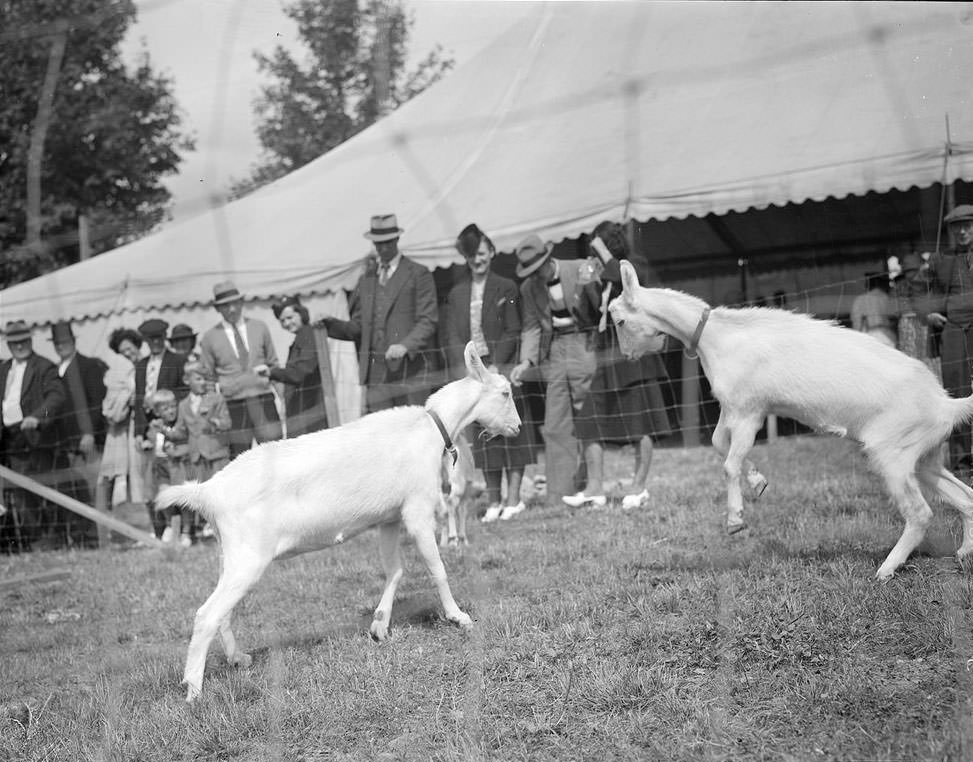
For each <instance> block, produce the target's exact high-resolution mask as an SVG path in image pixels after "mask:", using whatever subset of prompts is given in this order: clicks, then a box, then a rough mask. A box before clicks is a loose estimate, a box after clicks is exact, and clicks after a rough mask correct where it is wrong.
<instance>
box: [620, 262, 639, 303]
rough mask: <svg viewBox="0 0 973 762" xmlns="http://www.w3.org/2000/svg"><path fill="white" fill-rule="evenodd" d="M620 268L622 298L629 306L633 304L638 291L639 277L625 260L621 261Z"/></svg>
mask: <svg viewBox="0 0 973 762" xmlns="http://www.w3.org/2000/svg"><path fill="white" fill-rule="evenodd" d="M620 264H621V268H622V297H623V298H624V299H625V301H626V302H628V303H629V304H634V303H635V295H636V294H637V293H638V291H639V276H638V273H636V272H635V267H634V266H633V265H632V263H631V262H629V261H627V260H624V259H623V260H622V261H621V263H620Z"/></svg>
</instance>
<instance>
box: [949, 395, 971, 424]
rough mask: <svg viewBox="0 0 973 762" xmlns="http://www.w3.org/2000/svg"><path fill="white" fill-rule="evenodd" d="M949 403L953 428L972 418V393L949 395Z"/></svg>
mask: <svg viewBox="0 0 973 762" xmlns="http://www.w3.org/2000/svg"><path fill="white" fill-rule="evenodd" d="M949 403H950V407H951V410H950V412H951V413H952V414H953V422H952V427H953V428H955V427H956V426H959V425H961V424H964V423H969V422H970V421H971V420H973V394H971V395H970V396H969V397H950V398H949Z"/></svg>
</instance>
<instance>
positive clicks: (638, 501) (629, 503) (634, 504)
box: [622, 489, 649, 511]
mask: <svg viewBox="0 0 973 762" xmlns="http://www.w3.org/2000/svg"><path fill="white" fill-rule="evenodd" d="M647 502H649V491H648V490H647V489H644V490H642V491H641V492H639V493H638V494H637V495H626V496H625V497H623V498H622V510H623V511H630V510H632V509H633V508H641V507H642V506H643V505H645V504H646V503H647Z"/></svg>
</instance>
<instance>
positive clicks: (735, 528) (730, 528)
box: [726, 521, 747, 534]
mask: <svg viewBox="0 0 973 762" xmlns="http://www.w3.org/2000/svg"><path fill="white" fill-rule="evenodd" d="M746 528H747V525H746V523H745V522H742V521H741V522H740V523H739V524H727V525H726V533H727V534H737V533H739V532H742V531H743V530H744V529H746Z"/></svg>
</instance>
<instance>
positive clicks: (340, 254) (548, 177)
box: [0, 2, 973, 346]
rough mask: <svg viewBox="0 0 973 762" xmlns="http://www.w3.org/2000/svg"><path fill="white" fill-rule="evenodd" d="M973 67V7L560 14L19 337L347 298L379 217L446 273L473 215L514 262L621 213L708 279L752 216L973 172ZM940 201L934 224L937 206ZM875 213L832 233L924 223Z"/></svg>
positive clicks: (549, 10)
mask: <svg viewBox="0 0 973 762" xmlns="http://www.w3.org/2000/svg"><path fill="white" fill-rule="evenodd" d="M444 42H448V41H444ZM970 72H973V9H971V7H970V6H968V5H965V4H963V5H959V4H936V3H889V4H886V3H685V2H675V3H642V2H628V3H601V2H599V3H573V2H572V3H549V4H543V5H539V6H538V8H537V9H536V11H535V12H534V13H533V14H532V15H531V16H530V17H529V18H528V20H527V21H525V22H523V23H520V24H518V25H516V26H515V27H513V28H512V29H510V30H509V31H508V32H507V33H506V34H505V35H504V36H503V37H502V38H501V39H498V40H497V41H496V42H495V43H493V44H492V45H491V46H489V47H488V48H486V49H485V50H484V51H483V52H482V53H481V54H480V55H479V56H477V57H475V58H473V59H471V60H470V61H468V62H467V63H466V64H465V65H463V66H461V67H459V68H458V69H457V70H456V71H454V72H453V73H451V74H450V75H449V76H447V77H446V78H445V79H444V80H442V81H441V82H439V83H437V84H436V85H435V86H433V87H431V88H429V89H428V90H427V91H426V92H424V93H423V94H422V95H420V96H419V97H417V98H415V99H414V100H413V101H411V102H409V103H407V104H406V105H405V106H403V107H401V108H400V109H398V110H397V111H396V112H394V113H392V114H391V115H389V116H388V117H386V118H385V119H383V120H381V121H380V122H378V123H376V124H375V125H373V126H372V127H371V128H369V129H368V130H366V131H364V132H362V133H361V134H359V135H357V136H356V137H354V138H352V139H351V140H349V141H347V142H346V143H344V144H343V145H341V146H339V147H337V148H336V149H334V150H332V151H330V152H329V153H327V154H326V155H324V156H322V157H320V158H319V159H318V160H316V161H314V162H312V163H311V164H309V165H307V166H305V167H303V168H301V169H299V170H297V171H295V172H293V173H291V174H290V175H288V176H287V177H284V178H282V179H281V180H279V181H278V182H276V183H273V184H272V185H269V186H267V187H265V188H263V189H261V190H260V191H258V192H256V193H254V194H252V195H250V196H248V197H246V198H243V199H241V200H238V201H235V202H232V203H229V204H227V205H225V206H221V207H219V208H215V209H213V210H212V211H210V212H208V213H206V214H202V215H200V216H198V217H195V218H192V219H190V220H188V221H185V222H182V223H179V224H173V225H171V226H169V227H166V228H164V229H163V230H161V231H160V232H159V233H157V234H155V235H152V236H149V237H147V238H144V239H141V240H139V241H136V242H134V243H132V244H129V245H127V246H123V247H121V248H119V249H116V250H114V251H111V252H107V253H105V254H102V255H100V256H98V257H95V258H94V259H91V260H89V261H86V262H83V263H80V264H78V265H74V266H72V267H68V268H65V269H63V270H60V271H58V272H54V273H51V274H49V275H47V276H44V277H41V278H38V279H35V280H33V281H30V282H27V283H24V284H20V285H18V286H15V287H12V288H9V289H6V290H5V291H3V292H0V310H2V319H3V320H4V321H6V320H8V319H12V318H22V319H26V320H28V321H29V322H30V323H32V324H34V325H42V324H45V323H48V322H50V321H53V320H57V319H72V320H74V321H76V324H78V323H81V324H85V323H90V324H91V325H102V326H103V325H104V324H105V321H108V322H110V321H111V320H118V319H121V318H120V317H119V316H125V315H126V314H128V313H129V312H136V313H138V314H144V313H145V312H146V311H154V312H153V314H156V313H158V312H163V313H164V314H172V315H178V314H185V313H187V311H188V312H190V313H192V312H193V311H196V312H199V313H200V314H204V313H203V312H202V311H203V310H208V308H207V307H206V305H207V303H208V301H209V299H210V295H211V291H210V288H211V286H212V284H213V283H214V282H215V281H217V280H219V279H222V278H223V277H224V276H230V277H232V278H234V279H235V280H236V282H237V284H238V286H239V287H240V289H241V290H242V291H243V292H244V293H246V294H248V295H249V297H250V298H251V299H254V300H258V301H260V302H261V303H265V302H266V300H267V299H269V298H270V297H272V296H273V295H278V294H283V293H299V294H303V295H320V298H323V299H332V298H333V297H334V296H335V295H337V296H339V297H340V295H341V293H342V289H346V288H350V287H351V286H352V285H353V284H354V282H355V280H356V279H357V276H358V274H359V272H360V265H361V260H362V258H363V256H364V255H365V254H366V253H367V251H368V242H367V241H365V239H364V238H363V237H362V232H363V231H364V230H365V228H366V227H367V223H368V219H369V217H370V215H372V214H375V213H381V212H396V213H397V214H398V216H399V221H400V224H401V225H402V226H403V227H404V228H405V231H406V232H405V235H404V236H403V239H402V246H403V248H404V249H406V250H407V251H408V252H409V253H410V254H411V255H412V256H415V257H416V258H418V259H419V260H420V261H423V262H424V263H426V264H427V265H430V266H441V265H450V264H454V263H456V262H458V261H459V258H458V255H456V254H455V252H454V250H453V241H454V239H455V236H456V234H457V232H458V231H459V230H460V229H461V228H462V227H463V226H464V225H466V224H467V223H468V222H471V221H476V222H477V223H478V224H479V225H480V226H481V227H482V228H483V229H485V230H486V231H488V232H489V233H490V234H491V236H492V237H493V238H494V240H495V242H496V243H497V244H498V246H499V247H500V248H501V249H502V250H506V251H509V250H510V249H511V248H512V247H513V245H514V244H515V243H516V242H517V241H518V240H519V239H520V238H521V237H523V236H524V235H525V234H527V233H530V232H537V233H540V235H541V236H542V237H544V238H546V239H548V240H551V241H561V240H564V239H569V238H573V237H577V236H579V235H581V234H584V233H586V232H589V231H590V230H591V229H592V228H593V227H594V226H595V224H596V223H597V222H599V221H601V220H603V219H613V220H618V221H622V220H637V221H642V222H646V221H652V223H653V224H670V223H679V222H685V223H686V224H695V225H696V229H698V230H699V232H700V235H701V236H703V237H704V238H705V237H706V236H708V237H709V239H714V240H715V248H714V246H708V251H700V250H694V246H693V244H692V242H690V241H689V240H688V239H689V238H692V236H685V235H683V236H676V237H675V238H674V240H673V245H677V244H679V245H681V246H683V250H682V251H678V252H676V253H675V254H673V255H672V258H674V259H679V258H683V259H684V260H685V261H686V263H687V265H688V266H689V267H690V268H691V266H692V261H693V257H694V256H702V255H703V254H705V255H706V256H708V257H710V258H712V257H713V255H714V252H715V253H716V254H717V255H723V256H730V257H733V258H735V257H736V255H737V253H736V252H735V251H733V247H727V246H726V245H725V244H726V241H728V240H730V241H731V240H733V239H734V238H736V239H737V240H743V245H744V246H746V245H747V242H746V236H744V235H740V234H738V235H733V231H732V230H730V231H728V230H727V228H726V226H728V225H731V224H732V223H733V221H734V220H735V219H738V218H742V217H744V216H745V215H744V214H743V213H746V212H747V211H748V210H767V209H777V208H780V209H782V210H783V209H787V208H792V207H793V206H794V205H801V204H804V203H805V202H807V203H819V202H820V203H834V202H835V200H842V199H858V200H861V199H868V198H875V197H876V196H878V197H879V198H884V194H890V193H891V194H894V193H896V192H904V191H907V190H908V189H912V188H930V187H933V186H941V187H945V186H947V185H949V184H951V183H954V182H955V181H957V180H970V179H971V178H973V91H971V89H970V87H969V74H970ZM926 205H927V206H928V207H932V208H931V209H930V210H929V213H928V214H926V215H925V218H926V223H924V224H926V225H929V224H930V223H931V224H932V226H933V229H934V228H935V218H936V216H937V215H936V212H937V211H938V210H937V209H936V208H935V206H936V203H935V199H932V200H929V199H927V204H926ZM856 208H859V209H866V210H867V214H866V215H865V216H864V217H858V218H849V216H848V215H847V214H841V213H840V208H839V212H838V213H835V214H834V215H832V217H831V218H830V219H829V221H828V224H830V225H834V226H836V227H839V226H840V227H842V233H841V235H847V236H850V237H855V236H863V235H867V233H868V231H866V230H864V229H863V226H864V225H865V224H866V223H867V225H868V226H869V229H870V230H873V231H874V230H886V231H887V230H890V229H892V230H895V231H897V233H896V234H897V235H899V234H901V236H902V237H903V238H908V237H909V236H910V235H915V234H914V232H913V233H908V232H907V231H909V230H912V231H914V230H915V229H916V228H917V227H918V226H919V224H920V221H919V220H918V219H917V218H915V217H914V216H911V212H909V214H908V215H906V216H907V218H906V219H903V215H904V210H903V208H902V207H901V206H900V205H899V206H897V205H896V203H887V204H886V203H872V204H870V205H868V206H863V205H862V204H861V203H859V206H858V207H856ZM703 218H706V219H707V220H711V221H712V220H718V221H719V224H720V225H721V226H723V232H724V235H721V236H715V238H714V235H713V231H714V226H713V225H712V224H709V225H707V226H702V225H700V220H702V219H703ZM744 227H746V226H744ZM751 228H752V225H751ZM898 231H901V233H899V232H898ZM751 232H752V231H751ZM835 235H837V234H835ZM927 237H928V236H927ZM680 241H681V243H680ZM205 315H207V317H206V318H205V322H206V323H209V322H212V320H213V319H215V315H213V314H212V313H211V312H210V311H206V312H205ZM133 317H134V316H133ZM200 320H202V318H200ZM127 322H128V324H131V323H132V322H134V320H133V319H128V320H127ZM197 324H200V321H197ZM281 346H286V339H283V338H282V340H281Z"/></svg>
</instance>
